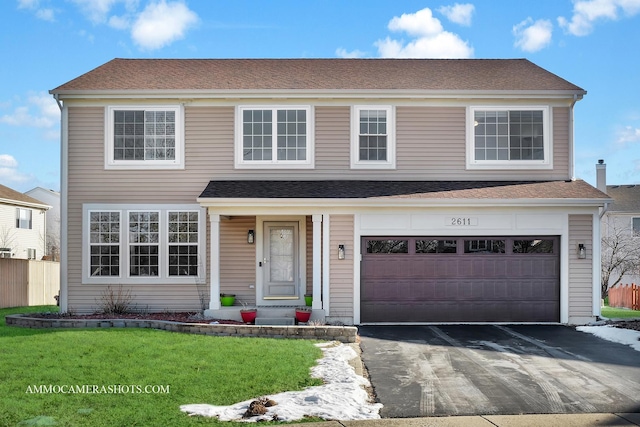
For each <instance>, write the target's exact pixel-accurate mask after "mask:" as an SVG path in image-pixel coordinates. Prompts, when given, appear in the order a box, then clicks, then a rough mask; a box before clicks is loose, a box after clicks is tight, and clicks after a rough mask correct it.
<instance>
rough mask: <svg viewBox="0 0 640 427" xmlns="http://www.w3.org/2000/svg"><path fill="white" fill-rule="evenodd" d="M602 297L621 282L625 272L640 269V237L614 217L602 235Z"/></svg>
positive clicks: (634, 272) (635, 271)
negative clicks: (635, 235)
mask: <svg viewBox="0 0 640 427" xmlns="http://www.w3.org/2000/svg"><path fill="white" fill-rule="evenodd" d="M601 269H602V280H601V294H602V298H605V297H606V296H607V292H608V290H609V288H610V287H612V286H615V285H617V284H618V283H620V281H621V280H622V278H623V277H624V275H625V274H628V273H631V274H637V273H638V272H639V271H640V238H638V237H634V236H633V234H632V232H631V231H630V230H629V227H624V226H622V225H621V224H620V222H619V221H616V219H615V218H613V219H612V220H611V221H609V224H608V230H607V233H606V235H605V236H603V237H602V262H601Z"/></svg>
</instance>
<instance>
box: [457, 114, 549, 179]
mask: <svg viewBox="0 0 640 427" xmlns="http://www.w3.org/2000/svg"><path fill="white" fill-rule="evenodd" d="M467 167H468V168H469V169H483V168H485V169H550V168H552V161H551V132H550V125H549V108H548V107H545V106H540V107H513V108H505V107H469V110H468V113H467Z"/></svg>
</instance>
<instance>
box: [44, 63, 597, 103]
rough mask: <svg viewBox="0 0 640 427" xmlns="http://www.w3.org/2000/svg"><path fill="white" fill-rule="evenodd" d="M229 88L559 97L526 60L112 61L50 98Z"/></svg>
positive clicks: (552, 81)
mask: <svg viewBox="0 0 640 427" xmlns="http://www.w3.org/2000/svg"><path fill="white" fill-rule="evenodd" d="M140 90H142V91H145V90H148V91H189V90H194V91H229V90H256V91H257V90H267V91H269V90H273V91H285V90H362V91H367V90H420V91H481V92H482V91H533V92H538V91H542V92H549V91H563V92H570V93H577V94H579V95H583V94H584V93H586V92H585V91H584V90H583V89H582V88H580V87H578V86H576V85H574V84H572V83H570V82H568V81H566V80H564V79H562V78H560V77H558V76H556V75H555V74H553V73H550V72H549V71H547V70H545V69H543V68H541V67H539V66H537V65H535V64H533V63H532V62H530V61H528V60H526V59H119V58H117V59H113V60H111V61H109V62H107V63H106V64H104V65H101V66H99V67H98V68H96V69H94V70H92V71H89V72H88V73H86V74H83V75H82V76H80V77H78V78H75V79H73V80H71V81H69V82H68V83H65V84H63V85H61V86H59V87H57V88H55V89H53V90H51V91H50V92H51V93H53V94H63V95H64V94H72V93H78V92H82V93H91V92H99V93H100V92H105V91H106V92H109V91H113V92H121V91H140Z"/></svg>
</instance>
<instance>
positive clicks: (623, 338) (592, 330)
mask: <svg viewBox="0 0 640 427" xmlns="http://www.w3.org/2000/svg"><path fill="white" fill-rule="evenodd" d="M576 329H577V330H578V331H580V332H586V333H588V334H593V335H595V336H597V337H599V338H602V339H605V340H608V341H613V342H617V343H620V344H625V345H629V346H631V347H632V348H633V349H634V350H636V351H640V331H634V330H633V329H622V328H616V327H614V326H611V325H606V326H578V327H577V328H576Z"/></svg>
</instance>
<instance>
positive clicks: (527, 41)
mask: <svg viewBox="0 0 640 427" xmlns="http://www.w3.org/2000/svg"><path fill="white" fill-rule="evenodd" d="M552 32H553V24H552V23H551V21H549V20H547V19H539V20H537V21H535V22H533V19H531V18H530V17H529V18H527V19H525V20H524V21H522V22H521V23H519V24H518V25H515V26H514V27H513V35H514V36H516V41H515V43H514V46H515V47H519V48H520V49H522V50H523V51H525V52H537V51H539V50H541V49H543V48H545V47H547V46H548V45H549V44H550V43H551V33H552Z"/></svg>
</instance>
